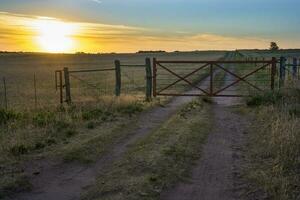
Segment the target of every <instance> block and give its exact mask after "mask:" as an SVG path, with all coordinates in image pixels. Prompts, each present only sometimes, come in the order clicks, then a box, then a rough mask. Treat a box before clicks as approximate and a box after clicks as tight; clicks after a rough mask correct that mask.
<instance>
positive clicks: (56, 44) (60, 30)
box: [34, 19, 76, 53]
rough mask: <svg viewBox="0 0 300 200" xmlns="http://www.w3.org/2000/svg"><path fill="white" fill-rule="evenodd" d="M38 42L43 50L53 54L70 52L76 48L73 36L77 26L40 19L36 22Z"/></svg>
mask: <svg viewBox="0 0 300 200" xmlns="http://www.w3.org/2000/svg"><path fill="white" fill-rule="evenodd" d="M34 27H35V28H36V31H37V34H38V36H37V42H38V44H39V46H40V47H41V48H42V50H44V51H46V52H51V53H58V52H69V51H71V50H72V49H73V48H74V39H72V37H71V36H72V34H74V33H75V31H76V26H75V25H73V24H71V23H66V22H62V21H58V20H55V19H39V20H37V21H35V23H34Z"/></svg>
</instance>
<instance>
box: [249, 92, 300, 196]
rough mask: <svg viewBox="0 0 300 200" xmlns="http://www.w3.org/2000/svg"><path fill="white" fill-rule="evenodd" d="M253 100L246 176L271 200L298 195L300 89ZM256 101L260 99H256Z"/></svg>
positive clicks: (299, 180)
mask: <svg viewBox="0 0 300 200" xmlns="http://www.w3.org/2000/svg"><path fill="white" fill-rule="evenodd" d="M277 97H278V96H277V95H276V94H275V96H274V95H270V94H266V95H262V96H260V97H259V98H257V97H253V100H252V101H251V102H255V103H254V104H251V105H252V106H254V105H256V106H257V109H255V110H254V111H255V112H254V116H255V121H254V123H253V125H252V127H251V129H250V130H249V132H250V133H251V135H250V142H249V154H248V159H249V163H251V164H250V166H249V168H248V169H247V171H246V177H247V178H248V180H250V181H251V182H252V183H253V184H254V188H259V189H260V190H261V191H263V192H264V193H266V194H267V196H269V197H270V199H274V200H296V199H299V195H300V192H299V191H300V171H299V166H300V160H299V155H300V132H299V130H300V118H299V117H300V116H299V114H298V112H299V108H300V105H299V102H300V90H299V89H291V90H289V91H285V92H281V94H280V98H277ZM257 99H259V100H257Z"/></svg>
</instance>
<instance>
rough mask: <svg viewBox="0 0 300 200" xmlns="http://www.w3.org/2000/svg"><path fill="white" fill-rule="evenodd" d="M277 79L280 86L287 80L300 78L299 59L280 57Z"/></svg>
mask: <svg viewBox="0 0 300 200" xmlns="http://www.w3.org/2000/svg"><path fill="white" fill-rule="evenodd" d="M287 61H288V62H287ZM279 80H280V81H279V82H280V87H284V86H285V82H286V81H287V80H300V59H299V60H298V59H297V58H286V57H283V56H282V57H280V67H279Z"/></svg>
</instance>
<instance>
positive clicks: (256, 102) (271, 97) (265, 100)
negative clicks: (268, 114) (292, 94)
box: [247, 91, 283, 106]
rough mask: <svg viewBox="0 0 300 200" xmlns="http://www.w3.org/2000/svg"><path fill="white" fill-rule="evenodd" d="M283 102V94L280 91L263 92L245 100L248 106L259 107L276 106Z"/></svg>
mask: <svg viewBox="0 0 300 200" xmlns="http://www.w3.org/2000/svg"><path fill="white" fill-rule="evenodd" d="M282 100H283V93H282V92H281V91H275V92H265V93H260V94H255V95H253V96H251V97H249V98H248V99H247V105H248V106H261V105H272V104H277V103H279V102H281V101H282Z"/></svg>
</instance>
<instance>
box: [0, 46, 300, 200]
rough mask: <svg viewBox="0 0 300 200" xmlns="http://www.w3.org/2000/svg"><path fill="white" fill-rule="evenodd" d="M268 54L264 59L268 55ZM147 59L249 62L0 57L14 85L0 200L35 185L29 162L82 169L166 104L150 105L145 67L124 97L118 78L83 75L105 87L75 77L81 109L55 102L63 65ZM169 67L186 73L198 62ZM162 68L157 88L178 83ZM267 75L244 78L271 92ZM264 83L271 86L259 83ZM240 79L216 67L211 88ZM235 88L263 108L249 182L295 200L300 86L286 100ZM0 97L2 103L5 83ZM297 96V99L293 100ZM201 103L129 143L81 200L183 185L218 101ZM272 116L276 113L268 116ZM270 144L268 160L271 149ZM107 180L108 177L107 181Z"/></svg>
mask: <svg viewBox="0 0 300 200" xmlns="http://www.w3.org/2000/svg"><path fill="white" fill-rule="evenodd" d="M243 53H244V52H243ZM247 53H248V54H249V55H248V56H250V54H252V55H253V56H254V55H256V54H257V51H255V50H253V51H247ZM264 53H265V55H266V58H267V57H268V56H267V54H268V52H264ZM297 53H298V52H297ZM259 54H262V52H261V51H260V52H259ZM270 55H272V56H273V55H275V54H271V53H270ZM270 55H269V56H270ZM293 55H294V54H293ZM146 57H150V58H153V57H156V58H157V59H160V60H218V59H222V58H223V59H225V60H226V59H227V60H243V59H245V58H244V56H242V55H241V54H239V53H237V52H227V53H226V52H218V51H216V52H214V51H212V52H186V53H159V54H107V55H88V54H80V55H79V54H78V55H67V54H14V53H9V54H1V55H0V58H1V59H0V73H1V76H4V77H5V79H6V82H7V94H8V96H7V99H8V103H9V104H8V108H9V109H7V110H5V109H3V108H1V109H0V127H1V130H0V154H1V157H0V169H3V170H1V172H0V175H1V177H2V179H0V199H1V197H4V196H7V195H9V194H13V193H16V192H20V191H29V190H30V189H31V185H30V183H29V182H28V178H27V177H26V176H24V173H23V166H24V163H27V162H31V161H32V160H36V159H55V160H58V161H61V162H62V163H75V162H76V163H80V164H83V165H86V164H87V165H88V164H90V163H94V162H96V161H97V159H99V157H101V156H102V155H104V154H105V153H107V152H108V151H109V150H110V149H111V147H112V146H114V145H116V143H117V142H118V141H121V140H123V139H126V138H127V137H130V134H131V130H135V129H137V127H136V125H135V124H136V121H137V119H139V116H140V113H141V112H143V111H145V110H147V109H151V108H153V107H157V106H159V105H160V106H163V105H161V102H159V100H157V101H156V100H154V101H153V102H145V101H143V100H144V90H145V84H144V83H145V69H143V68H141V69H135V68H128V69H127V68H122V86H123V90H122V95H121V97H120V98H115V97H114V78H115V74H114V72H109V73H94V74H83V75H79V78H80V79H84V80H87V81H88V82H89V84H94V85H96V87H97V88H98V89H95V88H92V87H89V86H88V85H87V84H84V83H82V82H81V81H78V80H76V79H75V78H73V77H71V86H72V87H71V88H72V89H71V92H72V98H73V100H74V102H75V103H74V104H73V105H71V106H65V107H60V106H57V105H59V97H58V91H55V85H54V71H55V70H56V69H62V68H63V67H69V69H70V70H75V69H91V68H92V69H95V68H97V69H101V68H102V69H103V68H112V67H114V60H115V59H118V60H120V61H121V63H126V64H143V63H144V60H145V58H146ZM268 58H270V57H268ZM168 67H170V68H171V69H172V70H174V71H175V72H176V73H179V74H181V75H183V76H184V75H185V74H187V73H190V72H191V71H193V70H194V69H196V68H197V67H199V66H198V65H187V66H179V65H177V66H176V65H169V66H168ZM224 67H225V68H226V69H227V70H230V71H232V72H234V73H236V74H238V75H240V76H242V75H245V74H247V73H249V72H251V70H254V69H255V68H256V67H258V66H255V65H248V64H247V65H224ZM216 69H217V68H216ZM160 70H161V71H159V72H158V73H159V75H160V77H158V80H159V83H160V84H158V87H159V88H163V87H164V84H170V83H172V82H174V81H175V80H177V78H176V77H174V76H173V75H171V74H169V73H168V72H166V71H164V70H162V69H160ZM208 70H209V68H207V69H205V70H203V71H201V72H199V73H197V74H195V75H193V76H192V77H190V78H189V79H190V80H191V81H193V82H199V80H201V79H203V78H204V77H205V76H207V74H208V72H209V71H208ZM33 74H35V75H36V78H37V97H38V107H37V108H36V109H33V108H34V88H33ZM269 75H270V73H269V71H268V69H265V70H263V71H262V72H261V73H259V74H255V75H254V76H252V77H249V78H248V79H247V80H248V81H249V82H251V83H253V84H256V85H257V86H259V87H265V88H266V89H268V90H269V89H270V88H269V81H270V79H269V78H270V77H269ZM76 76H77V75H76ZM264 79H266V81H265V82H264V81H259V80H264ZM234 80H236V78H234V77H232V76H228V73H225V72H224V71H223V70H219V71H218V69H217V71H216V75H215V77H214V81H215V84H214V91H216V90H218V89H220V88H221V87H222V86H224V85H228V84H230V83H232V82H233V81H234ZM181 84H182V83H181ZM204 86H205V85H204ZM204 86H202V87H204ZM188 88H189V87H187V84H186V83H184V84H182V85H180V84H179V85H178V86H176V87H174V88H170V89H169V90H170V91H173V92H178V93H180V92H182V91H184V90H185V89H188ZM252 89H253V88H252ZM228 90H229V92H231V91H230V90H232V92H235V93H238V94H242V93H241V92H245V93H246V94H252V95H253V98H251V99H248V104H249V105H250V106H254V107H255V106H258V108H257V109H252V108H253V107H251V110H254V114H253V115H254V116H255V118H256V124H255V125H254V126H253V130H255V131H254V132H253V134H252V140H251V141H250V143H249V145H250V146H249V147H250V150H251V152H250V154H249V159H250V160H251V162H253V166H251V167H252V168H251V171H249V174H248V175H247V176H248V178H249V180H250V181H252V182H254V183H255V184H257V185H258V186H259V187H261V188H263V190H264V191H265V192H267V193H268V194H269V195H271V196H272V195H273V196H276V197H280V198H281V197H282V199H289V198H291V199H295V196H291V195H289V193H290V192H294V189H293V186H294V185H295V184H298V182H297V180H295V179H293V178H292V176H294V175H295V172H297V169H296V168H297V166H298V165H299V163H298V161H297V155H299V148H298V147H299V138H298V137H299V136H298V132H297V131H296V130H297V128H298V126H297V124H299V123H298V121H299V120H298V119H299V105H298V104H299V94H298V93H299V90H294V93H291V95H288V94H286V93H284V95H279V97H280V98H277V97H278V96H273V95H274V94H277V93H261V94H262V95H257V93H251V90H250V89H249V85H248V84H246V83H242V82H240V83H239V84H238V85H237V87H236V88H229V89H228ZM276 91H277V90H276ZM295 91H296V95H295ZM227 92H228V91H227ZM297 92H298V93H297ZM0 93H1V98H2V99H1V101H2V107H3V90H2V87H1V89H0ZM268 94H269V95H268ZM270 94H271V95H270ZM264 95H265V96H264ZM290 96H291V97H292V99H289V98H288V97H290ZM282 98H283V100H282ZM202 100H203V99H202ZM202 100H200V99H198V100H197V101H194V102H192V103H190V104H188V105H186V106H185V107H183V108H181V109H179V110H178V112H177V113H176V114H174V115H173V116H171V117H170V119H168V120H167V121H165V122H162V124H161V126H160V127H159V128H158V129H156V130H154V131H153V132H152V133H151V134H150V135H149V136H147V137H145V138H142V139H140V140H138V141H137V142H135V143H134V144H133V145H131V146H130V147H129V148H128V150H126V152H125V153H126V154H125V156H124V157H122V158H121V159H120V160H117V161H115V162H114V164H113V167H112V168H111V169H110V171H109V172H108V173H107V174H101V175H100V176H99V178H98V181H97V183H96V184H95V185H94V186H93V187H92V188H90V190H89V191H88V193H86V194H85V195H84V196H83V198H86V199H99V198H100V197H103V198H104V199H105V198H107V199H141V198H143V199H157V198H158V196H159V194H160V192H161V191H163V190H164V189H165V188H168V187H169V186H171V185H173V184H174V183H175V182H177V181H179V180H180V179H182V178H183V177H184V176H185V175H186V174H187V172H188V171H189V169H190V167H191V164H192V163H193V161H194V160H195V159H197V158H198V157H197V155H198V154H197V151H196V150H195V148H196V147H199V146H201V145H202V143H203V142H204V141H205V138H206V136H207V134H208V133H209V129H210V127H212V126H213V121H212V119H211V118H212V114H211V111H210V106H211V105H209V104H207V103H204V101H205V102H210V99H204V101H202ZM266 102H267V103H266ZM246 109H249V110H247V112H249V113H250V108H246ZM256 111H257V112H256ZM270 113H272V114H273V117H272V118H270V119H269V117H268V115H269V114H270ZM274 121H276V124H274V123H273V122H274ZM270 127H272V131H271V132H270V131H269V128H270ZM285 130H287V131H288V132H289V138H285V139H284V136H285V135H284V134H283V132H284V131H285ZM261 135H264V138H265V140H263V141H262V140H260V138H261ZM280 138H281V140H280ZM293 138H296V140H293ZM158 141H159V142H158ZM269 141H270V142H269ZM266 146H267V151H268V152H267V153H268V155H265V152H264V151H265V149H266V148H265V147H266ZM277 146H280V148H281V150H282V151H281V150H280V151H277V150H274V149H276V147H277ZM265 156H270V157H268V161H270V162H269V163H267V164H266V163H265V162H264V161H265V160H264V159H265ZM289 158H290V159H289ZM278 160H283V161H282V162H278ZM270 168H272V169H273V170H270ZM262 174H263V175H264V176H262ZM268 177H274V178H273V179H270V178H268ZM102 180H105V181H104V182H105V184H103V181H102ZM115 186H116V187H117V189H118V191H117V192H115ZM280 195H281V196H280ZM280 198H279V199H280ZM101 199H102V198H101Z"/></svg>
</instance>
